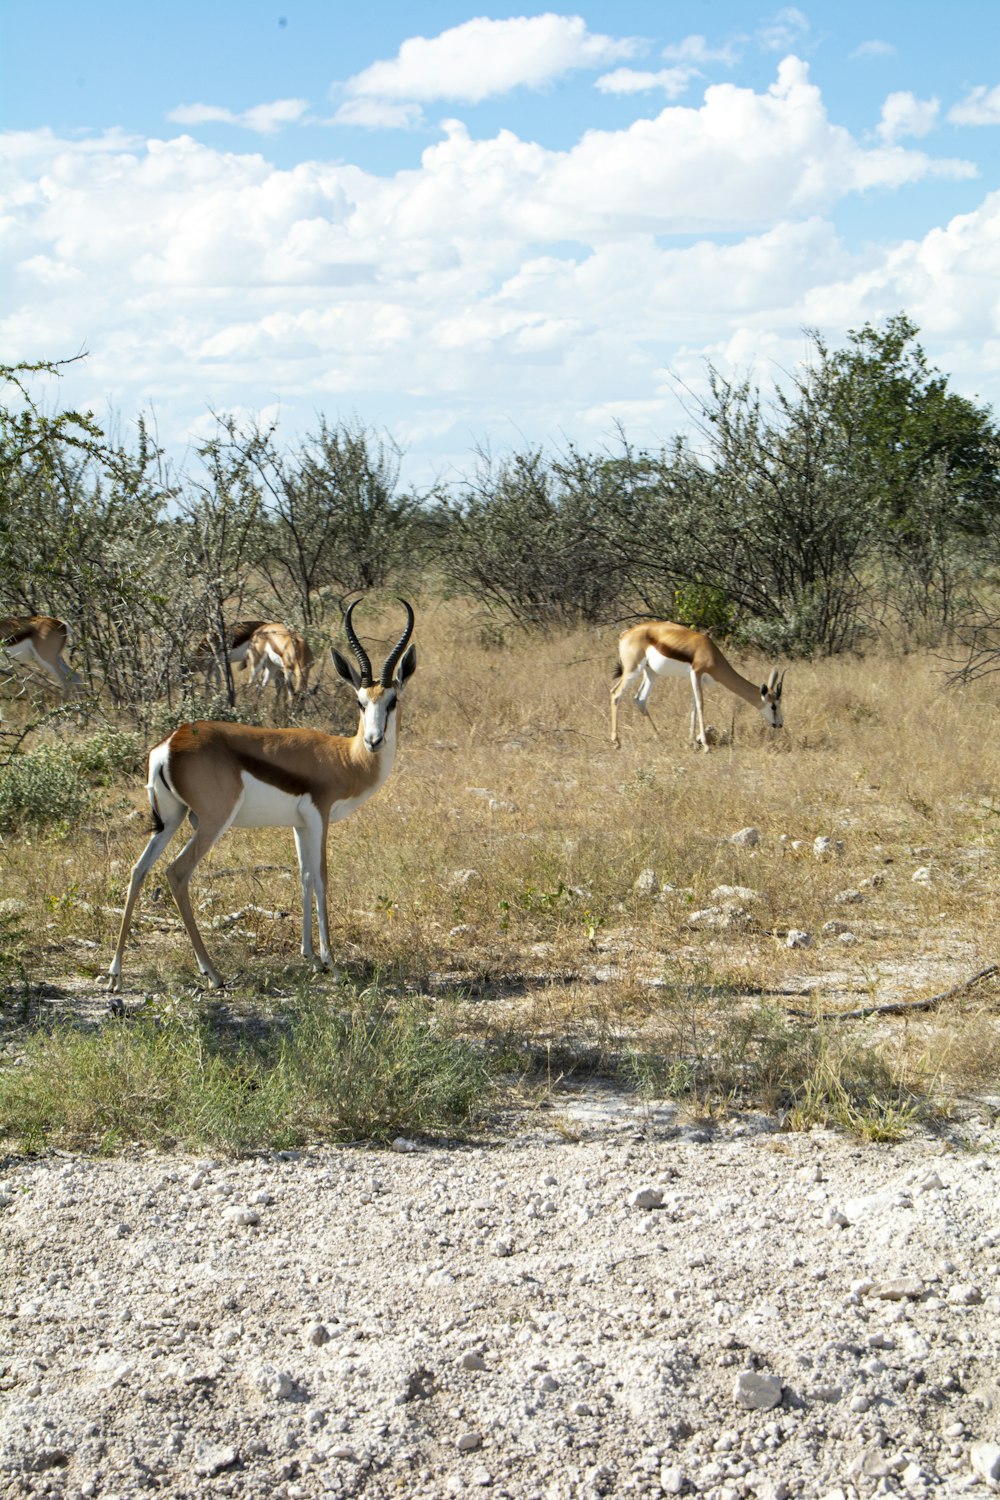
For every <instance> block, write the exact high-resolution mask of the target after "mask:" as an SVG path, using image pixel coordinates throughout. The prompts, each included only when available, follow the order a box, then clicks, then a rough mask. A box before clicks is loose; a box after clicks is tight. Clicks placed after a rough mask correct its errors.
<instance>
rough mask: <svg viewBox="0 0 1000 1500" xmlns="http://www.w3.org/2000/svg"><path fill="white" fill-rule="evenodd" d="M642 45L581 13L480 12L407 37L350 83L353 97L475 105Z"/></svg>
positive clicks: (603, 63)
mask: <svg viewBox="0 0 1000 1500" xmlns="http://www.w3.org/2000/svg"><path fill="white" fill-rule="evenodd" d="M637 46H638V44H637V43H636V42H635V41H634V40H633V39H631V38H624V39H616V38H614V37H610V36H602V35H601V34H600V33H596V32H592V31H589V30H588V29H587V25H586V22H585V21H583V20H582V19H581V17H580V16H559V15H554V14H551V13H546V14H545V15H540V16H514V17H511V18H510V19H509V20H505V21H493V20H489V19H487V18H486V17H484V16H481V17H478V18H477V19H475V20H472V21H465V22H463V24H462V25H460V26H452V27H450V28H449V29H448V30H447V31H442V32H441V33H440V34H439V35H438V36H435V37H425V36H414V37H409V38H408V39H407V40H406V41H405V42H404V43H403V45H402V46H401V47H400V49H399V52H398V54H397V55H396V57H394V58H392V59H388V60H385V61H380V62H376V63H372V65H371V67H368V68H365V69H364V71H363V72H361V73H357V74H355V76H354V77H353V78H350V79H348V80H347V83H346V84H345V85H344V87H345V89H346V92H347V94H348V95H349V96H350V97H355V98H356V97H362V98H376V99H406V100H423V101H427V100H431V99H458V100H462V101H464V102H465V103H470V104H476V103H479V102H480V101H481V100H483V99H489V98H491V97H493V96H495V95H498V94H506V93H508V92H509V91H510V90H511V89H514V88H517V87H519V86H527V87H529V88H542V87H544V86H545V85H546V84H548V83H551V82H553V81H554V80H555V79H557V78H560V77H562V76H563V75H564V74H565V73H569V72H571V71H572V70H573V69H576V68H599V67H604V66H606V65H607V64H608V63H612V62H616V61H618V60H620V59H622V58H626V57H632V56H633V55H634V54H635V52H636V50H637Z"/></svg>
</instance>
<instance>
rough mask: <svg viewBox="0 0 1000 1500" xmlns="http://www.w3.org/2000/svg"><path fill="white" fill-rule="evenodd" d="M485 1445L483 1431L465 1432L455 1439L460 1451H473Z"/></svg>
mask: <svg viewBox="0 0 1000 1500" xmlns="http://www.w3.org/2000/svg"><path fill="white" fill-rule="evenodd" d="M482 1446H483V1435H482V1433H481V1432H463V1433H462V1434H461V1435H460V1436H459V1437H458V1438H457V1439H456V1441H455V1447H456V1448H457V1449H458V1451H459V1453H473V1452H474V1451H475V1450H476V1449H477V1448H481V1447H482Z"/></svg>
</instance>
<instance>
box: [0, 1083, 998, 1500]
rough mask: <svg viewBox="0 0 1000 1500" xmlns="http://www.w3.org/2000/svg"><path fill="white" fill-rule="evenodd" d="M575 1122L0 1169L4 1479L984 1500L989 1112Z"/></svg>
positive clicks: (433, 1492)
mask: <svg viewBox="0 0 1000 1500" xmlns="http://www.w3.org/2000/svg"><path fill="white" fill-rule="evenodd" d="M573 1116H574V1110H573V1107H572V1106H571V1105H567V1108H566V1111H565V1113H562V1114H560V1115H559V1117H558V1118H557V1119H556V1118H555V1117H554V1116H553V1115H549V1116H547V1117H545V1116H541V1115H537V1114H536V1115H534V1116H533V1117H532V1119H531V1122H530V1129H529V1130H527V1131H526V1130H524V1129H521V1130H519V1131H518V1130H514V1131H512V1133H511V1134H510V1135H509V1136H508V1137H506V1138H505V1139H504V1140H502V1141H498V1142H493V1143H490V1144H487V1145H479V1146H454V1147H450V1148H440V1147H434V1148H430V1149H418V1150H412V1151H411V1150H407V1149H405V1147H406V1143H402V1142H401V1143H399V1149H397V1150H396V1151H395V1152H393V1151H385V1152H376V1151H372V1150H369V1149H362V1148H353V1149H352V1148H343V1149H317V1150H315V1151H308V1152H302V1153H289V1154H282V1155H272V1156H266V1157H260V1158H256V1159H253V1160H249V1161H241V1162H216V1161H201V1160H198V1161H195V1160H190V1159H186V1158H181V1157H176V1156H161V1155H153V1154H149V1155H142V1156H132V1157H125V1158H118V1159H114V1160H94V1159H88V1158H85V1157H70V1156H51V1157H48V1158H46V1159H44V1160H34V1161H18V1162H13V1163H9V1164H8V1165H7V1168H6V1170H5V1172H4V1174H3V1179H2V1182H0V1202H2V1205H3V1206H2V1208H0V1244H2V1256H3V1267H2V1277H0V1329H2V1340H3V1352H2V1354H0V1371H2V1379H0V1386H2V1399H0V1494H2V1495H3V1496H26V1495H39V1494H51V1495H62V1496H82V1495H87V1496H90V1495H95V1496H101V1497H103V1500H111V1497H112V1496H121V1497H125V1496H134V1495H144V1494H148V1493H152V1492H158V1493H160V1494H166V1495H173V1496H187V1495H199V1496H200V1495H203V1494H219V1495H239V1496H265V1495H266V1496H288V1497H292V1496H314V1495H316V1496H318V1495H331V1496H347V1495H363V1496H367V1497H380V1496H389V1495H391V1496H408V1497H410V1496H412V1497H432V1496H433V1497H436V1496H450V1495H473V1494H484V1495H493V1496H497V1497H499V1496H508V1497H513V1500H528V1497H530V1496H538V1497H553V1500H555V1497H560V1500H561V1497H564V1496H565V1497H570V1496H580V1497H589V1496H597V1495H632V1494H643V1495H662V1494H666V1495H701V1496H706V1497H715V1500H736V1497H743V1496H756V1497H760V1500H764V1497H770V1500H776V1497H780V1496H784V1495H788V1496H819V1497H854V1496H869V1495H873V1494H899V1495H904V1496H911V1497H920V1496H925V1495H926V1496H929V1495H931V1494H934V1495H940V1496H950V1495H969V1496H985V1495H988V1494H994V1493H996V1492H997V1489H998V1487H1000V1486H998V1484H997V1483H996V1481H997V1479H998V1478H1000V1275H998V1263H1000V1191H998V1189H1000V1155H997V1154H996V1137H995V1134H993V1133H991V1131H990V1130H989V1129H988V1128H986V1127H979V1126H976V1125H974V1124H968V1125H966V1126H965V1127H963V1129H962V1130H956V1132H955V1134H954V1137H953V1139H952V1140H951V1141H949V1140H947V1139H945V1138H943V1137H941V1136H937V1137H931V1136H929V1135H919V1134H918V1135H914V1136H912V1137H911V1138H910V1139H908V1140H907V1141H906V1142H904V1143H903V1144H902V1145H899V1146H894V1147H884V1146H871V1145H859V1144H857V1143H854V1142H851V1141H847V1140H844V1139H842V1138H839V1137H836V1136H834V1135H832V1134H830V1133H828V1132H825V1131H823V1132H820V1131H814V1132H813V1133H812V1134H810V1135H807V1136H796V1135H788V1134H779V1133H778V1132H777V1131H776V1130H775V1129H774V1127H773V1123H772V1122H768V1121H766V1120H743V1121H741V1122H737V1123H735V1124H730V1125H728V1126H725V1127H722V1128H720V1129H719V1130H717V1131H708V1130H703V1129H700V1128H692V1127H687V1128H684V1127H678V1126H677V1124H676V1121H675V1120H674V1119H673V1117H672V1116H671V1115H670V1114H669V1113H668V1112H663V1113H654V1114H649V1113H645V1114H644V1113H642V1112H641V1111H639V1110H638V1109H636V1110H631V1109H626V1108H623V1107H619V1108H618V1109H617V1110H616V1111H614V1112H612V1113H611V1114H610V1115H608V1116H607V1117H606V1118H605V1117H604V1115H603V1114H601V1113H600V1112H595V1111H594V1110H593V1109H591V1111H590V1112H589V1113H588V1112H587V1108H586V1101H584V1105H583V1106H582V1107H581V1106H577V1109H576V1113H575V1119H574V1118H573ZM544 1118H547V1119H548V1120H549V1121H550V1122H553V1121H554V1123H555V1124H557V1125H558V1126H559V1129H554V1128H552V1126H551V1123H550V1125H549V1126H547V1127H546V1126H541V1125H539V1123H538V1122H539V1120H541V1119H544ZM570 1126H572V1128H570ZM574 1134H575V1135H576V1138H575V1139H574V1138H573V1136H574Z"/></svg>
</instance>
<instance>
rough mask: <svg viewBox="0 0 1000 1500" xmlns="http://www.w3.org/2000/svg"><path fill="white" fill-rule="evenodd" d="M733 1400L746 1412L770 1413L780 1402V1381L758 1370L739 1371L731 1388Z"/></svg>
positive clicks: (776, 1377)
mask: <svg viewBox="0 0 1000 1500" xmlns="http://www.w3.org/2000/svg"><path fill="white" fill-rule="evenodd" d="M733 1400H734V1401H736V1402H738V1403H739V1405H740V1406H745V1407H746V1409H747V1410H748V1411H770V1410H771V1408H772V1407H774V1406H777V1405H778V1403H779V1402H780V1400H781V1379H780V1377H779V1376H777V1375H764V1374H762V1373H761V1372H760V1371H759V1370H741V1371H740V1373H739V1374H738V1375H737V1377H736V1384H735V1385H734V1386H733Z"/></svg>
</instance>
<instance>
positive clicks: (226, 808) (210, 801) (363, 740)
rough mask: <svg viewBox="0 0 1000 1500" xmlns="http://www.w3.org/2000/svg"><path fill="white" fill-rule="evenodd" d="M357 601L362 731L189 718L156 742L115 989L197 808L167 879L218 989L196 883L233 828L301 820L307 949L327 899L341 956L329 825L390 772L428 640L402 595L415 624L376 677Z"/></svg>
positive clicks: (347, 628)
mask: <svg viewBox="0 0 1000 1500" xmlns="http://www.w3.org/2000/svg"><path fill="white" fill-rule="evenodd" d="M357 603H358V601H357V600H355V602H354V603H353V604H352V605H351V606H350V608H349V609H348V611H347V613H346V615H345V616H344V632H345V634H346V636H347V640H348V642H349V644H350V647H351V650H352V652H353V653H354V657H355V660H356V662H357V666H354V665H353V664H352V663H351V662H349V661H347V660H346V659H345V658H344V657H343V656H341V654H340V652H339V651H336V650H335V651H333V652H332V653H331V654H332V656H333V665H334V667H335V669H336V671H337V674H338V676H340V677H342V678H343V679H344V680H345V682H349V683H350V684H351V685H352V687H353V688H354V691H355V693H356V695H357V700H358V708H359V710H360V718H359V720H358V728H357V731H356V733H355V734H354V736H353V737H350V736H347V735H340V734H325V733H323V731H322V730H318V729H260V728H256V727H253V726H250V725H246V724H227V723H215V722H213V721H211V720H201V721H199V722H196V723H193V724H182V725H181V727H180V728H179V729H175V730H174V732H173V734H170V735H168V736H167V738H166V739H165V740H163V741H161V743H160V744H158V745H156V746H154V748H153V749H152V750H151V751H150V752H149V763H148V775H147V787H146V790H147V792H148V794H149V803H150V807H151V809H152V815H153V834H152V837H151V838H150V840H149V843H148V844H147V845H146V847H145V849H144V850H143V852H142V854H141V855H140V856H139V859H138V860H137V862H136V864H135V867H134V869H133V870H132V878H131V880H130V881H129V887H128V896H127V898H126V901H125V911H124V914H123V916H122V925H121V931H120V932H119V934H118V946H117V948H116V949H115V956H114V958H113V959H112V961H111V969H110V971H109V977H108V983H107V987H108V989H109V990H111V991H115V990H117V989H118V987H119V985H120V982H121V970H122V955H123V953H124V951H125V942H126V939H127V938H128V933H129V927H130V926H131V923H132V914H133V911H134V910H135V903H136V901H137V899H138V896H139V892H140V890H141V889H142V883H143V881H144V880H145V879H146V876H147V875H148V874H149V872H150V870H151V869H152V868H153V866H154V865H155V864H156V861H157V860H158V859H159V858H160V855H161V854H162V853H163V851H164V850H165V849H166V847H167V845H168V844H169V843H170V840H171V839H172V838H173V836H174V834H175V833H176V832H177V830H178V829H179V828H180V826H181V824H182V823H183V821H184V819H185V817H190V819H191V823H192V824H193V826H194V833H193V834H192V836H191V838H190V839H189V840H188V842H187V843H186V844H185V845H184V848H183V849H182V850H181V852H180V854H178V856H177V858H176V859H175V860H174V861H173V862H172V863H171V864H169V865H168V866H167V882H168V884H169V886H170V889H171V891H172V892H173V896H174V900H175V901H176V902H177V907H178V910H179V911H180V914H181V917H182V918H183V920H184V926H185V928H186V929H187V933H188V937H189V938H190V939H191V944H192V946H193V948H194V951H195V957H196V958H197V960H198V967H199V969H200V970H201V972H202V973H203V974H204V975H205V976H206V977H207V979H208V982H209V984H211V985H212V986H213V987H214V988H216V989H218V988H220V987H221V985H222V982H223V981H222V977H221V975H220V974H219V971H218V969H216V967H215V965H214V964H213V963H212V960H211V959H210V958H209V956H208V953H207V951H206V949H205V944H204V943H203V942H202V938H201V933H200V932H199V931H198V926H197V923H196V922H195V919H194V913H193V911H192V909H191V898H190V895H189V893H188V885H189V883H190V880H191V876H192V875H193V874H194V872H195V870H196V869H197V867H198V865H199V864H200V863H201V861H202V860H203V859H204V858H205V855H206V854H207V853H208V851H209V850H210V849H211V848H212V846H213V845H214V844H216V843H217V842H218V841H219V839H220V838H221V837H222V835H223V834H224V833H226V832H228V830H229V829H230V828H291V829H292V830H293V831H294V834H295V847H296V851H297V853H298V859H299V873H300V875H301V878H302V956H303V958H306V959H312V958H313V943H312V907H313V903H314V902H315V905H316V918H317V924H318V927H319V962H320V964H321V965H322V966H323V967H324V968H328V967H329V965H330V962H331V960H330V936H329V928H328V925H327V911H326V869H327V864H326V846H327V833H328V831H329V827H330V824H331V823H337V822H340V821H341V820H342V819H344V818H347V817H350V815H351V813H353V812H356V811H357V810H358V808H359V807H361V806H362V805H363V804H364V803H365V802H367V801H368V798H369V797H371V796H373V795H374V793H375V792H377V791H378V789H379V787H380V786H382V784H383V783H384V782H385V781H386V779H387V778H388V776H389V773H390V772H391V770H392V766H393V762H394V760H395V758H396V742H397V737H398V733H399V714H398V713H397V711H396V710H397V707H398V704H399V700H400V697H401V695H402V691H403V687H404V684H405V683H406V681H407V679H408V678H409V677H411V676H412V675H413V671H414V668H415V667H416V665H417V653H416V647H415V646H412V645H410V646H409V649H407V647H408V643H409V640H410V636H411V634H412V633H413V610H412V609H411V608H410V606H409V604H407V603H406V601H405V599H401V600H400V603H401V604H402V605H403V608H404V609H405V610H406V629H405V630H404V631H403V634H402V635H401V636H400V637H399V640H398V641H397V642H396V644H395V646H393V648H392V650H391V651H390V652H389V655H388V656H387V657H386V659H385V662H384V664H383V667H382V671H381V673H380V674H379V679H378V681H377V682H376V681H375V680H374V678H373V676H372V669H371V663H370V661H369V660H368V657H367V656H366V654H365V651H364V648H363V647H362V645H361V642H360V641H359V640H358V638H357V636H356V635H355V633H354V627H353V625H352V624H351V616H352V615H353V613H354V610H355V607H356V605H357ZM397 668H398V671H397Z"/></svg>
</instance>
